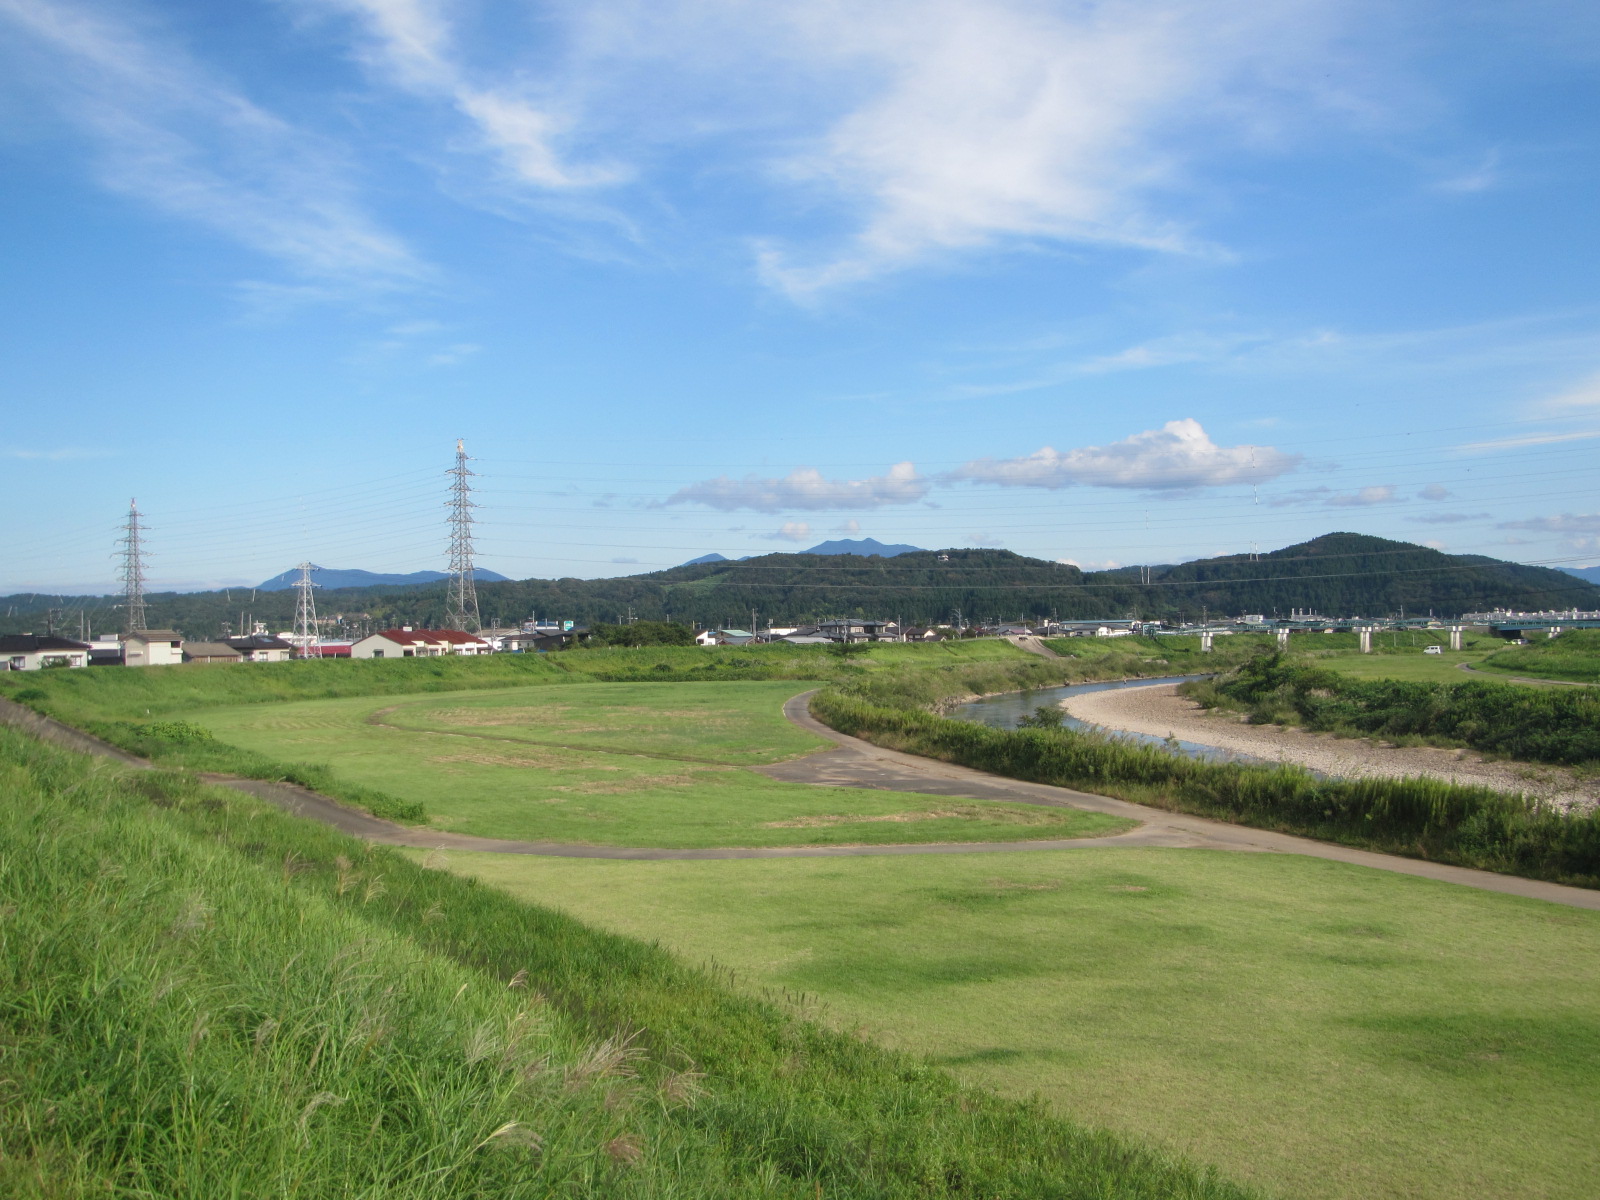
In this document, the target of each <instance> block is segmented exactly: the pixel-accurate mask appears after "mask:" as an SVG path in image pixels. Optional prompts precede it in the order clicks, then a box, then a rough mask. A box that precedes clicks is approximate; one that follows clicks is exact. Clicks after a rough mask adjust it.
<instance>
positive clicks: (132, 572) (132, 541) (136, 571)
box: [122, 500, 145, 633]
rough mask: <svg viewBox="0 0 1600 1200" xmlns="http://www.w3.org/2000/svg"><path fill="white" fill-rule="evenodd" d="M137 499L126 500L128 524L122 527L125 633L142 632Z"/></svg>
mask: <svg viewBox="0 0 1600 1200" xmlns="http://www.w3.org/2000/svg"><path fill="white" fill-rule="evenodd" d="M143 515H144V514H143V513H141V512H140V511H139V502H138V501H137V500H129V501H128V523H127V524H126V525H124V526H123V527H122V594H123V596H124V597H125V601H124V604H123V611H124V612H125V613H126V616H125V618H124V622H123V623H124V624H125V625H126V627H127V632H129V633H143V632H144V630H145V623H144V546H143V544H142V538H143V534H144V526H142V525H140V524H139V518H140V517H141V516H143Z"/></svg>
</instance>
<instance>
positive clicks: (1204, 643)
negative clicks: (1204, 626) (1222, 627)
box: [1200, 633, 1216, 654]
mask: <svg viewBox="0 0 1600 1200" xmlns="http://www.w3.org/2000/svg"><path fill="white" fill-rule="evenodd" d="M1214 636H1216V635H1215V634H1210V633H1202V634H1201V635H1200V653H1201V654H1210V653H1211V639H1212V638H1213V637H1214Z"/></svg>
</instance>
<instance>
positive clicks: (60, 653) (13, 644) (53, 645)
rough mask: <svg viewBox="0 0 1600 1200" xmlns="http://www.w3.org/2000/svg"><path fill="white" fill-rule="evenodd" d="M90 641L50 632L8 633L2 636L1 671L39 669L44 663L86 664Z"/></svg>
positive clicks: (78, 665) (47, 664)
mask: <svg viewBox="0 0 1600 1200" xmlns="http://www.w3.org/2000/svg"><path fill="white" fill-rule="evenodd" d="M88 665H89V643H87V642H75V641H72V640H71V639H70V638H62V637H55V636H54V635H51V634H34V633H8V634H5V635H4V636H0V671H37V670H39V669H40V668H42V667H86V666H88Z"/></svg>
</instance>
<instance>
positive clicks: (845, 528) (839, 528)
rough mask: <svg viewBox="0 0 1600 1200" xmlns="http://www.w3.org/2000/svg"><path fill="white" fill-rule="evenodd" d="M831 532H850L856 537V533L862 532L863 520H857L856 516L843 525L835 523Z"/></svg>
mask: <svg viewBox="0 0 1600 1200" xmlns="http://www.w3.org/2000/svg"><path fill="white" fill-rule="evenodd" d="M829 532H830V533H844V534H849V535H850V536H851V537H854V536H855V535H856V534H858V533H860V532H861V522H860V521H857V520H856V519H855V518H854V517H852V518H851V519H850V520H848V521H846V522H845V523H844V524H843V525H835V526H834V527H833V528H832V529H831V530H830V531H829Z"/></svg>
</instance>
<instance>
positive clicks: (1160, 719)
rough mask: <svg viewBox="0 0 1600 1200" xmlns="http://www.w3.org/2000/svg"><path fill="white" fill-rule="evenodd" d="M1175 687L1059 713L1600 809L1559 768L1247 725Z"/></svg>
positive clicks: (1338, 768)
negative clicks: (1478, 785) (1526, 794)
mask: <svg viewBox="0 0 1600 1200" xmlns="http://www.w3.org/2000/svg"><path fill="white" fill-rule="evenodd" d="M1178 686H1179V685H1178V684H1175V683H1166V684H1155V685H1152V686H1150V687H1130V688H1120V689H1118V690H1116V691H1107V692H1086V693H1083V694H1082V695H1077V696H1070V697H1068V698H1067V699H1066V700H1063V701H1062V702H1061V706H1062V707H1063V708H1064V709H1066V711H1067V712H1068V713H1070V714H1071V715H1072V716H1074V717H1076V718H1078V720H1080V721H1086V722H1088V723H1089V724H1091V725H1099V726H1101V727H1103V728H1104V729H1106V730H1108V731H1110V732H1116V731H1118V730H1123V731H1126V732H1129V733H1144V734H1150V735H1153V736H1155V737H1168V736H1173V737H1178V738H1181V739H1182V740H1184V741H1187V742H1199V743H1201V744H1202V745H1206V746H1216V747H1217V748H1218V749H1221V750H1227V751H1230V752H1232V753H1234V754H1248V755H1251V756H1252V757H1255V758H1261V759H1267V760H1268V761H1271V762H1286V763H1297V764H1299V765H1300V766H1303V767H1309V768H1311V770H1313V771H1318V772H1320V773H1322V774H1324V775H1337V776H1344V777H1355V776H1362V775H1378V776H1388V777H1392V778H1398V777H1401V776H1406V775H1425V776H1428V777H1430V778H1433V779H1444V780H1448V781H1450V782H1451V783H1466V784H1483V785H1486V786H1488V787H1492V788H1498V789H1499V790H1500V791H1505V792H1527V793H1528V794H1530V795H1535V796H1540V797H1542V798H1544V799H1546V800H1550V801H1552V802H1554V803H1557V804H1560V805H1562V806H1563V807H1572V806H1574V805H1585V806H1589V805H1593V804H1595V803H1597V802H1600V781H1594V780H1580V779H1577V778H1576V777H1575V776H1574V775H1573V773H1572V772H1571V771H1568V770H1564V769H1563V768H1561V767H1550V766H1541V765H1537V764H1532V763H1517V762H1503V761H1502V762H1495V761H1491V760H1489V759H1486V758H1484V757H1483V756H1482V755H1481V754H1478V753H1476V752H1474V751H1471V750H1440V749H1435V748H1433V747H1429V746H1415V747H1413V746H1390V745H1388V744H1386V743H1381V742H1376V741H1372V740H1370V739H1367V738H1340V737H1334V736H1333V735H1332V734H1325V733H1308V732H1306V731H1305V730H1303V729H1296V728H1293V727H1292V726H1284V725H1247V724H1245V723H1244V721H1243V719H1242V718H1241V717H1240V716H1239V715H1238V714H1237V713H1229V712H1221V711H1212V710H1209V709H1204V708H1201V707H1200V706H1199V705H1198V704H1196V703H1195V702H1194V701H1192V700H1190V699H1188V698H1187V697H1184V696H1180V695H1178Z"/></svg>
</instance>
